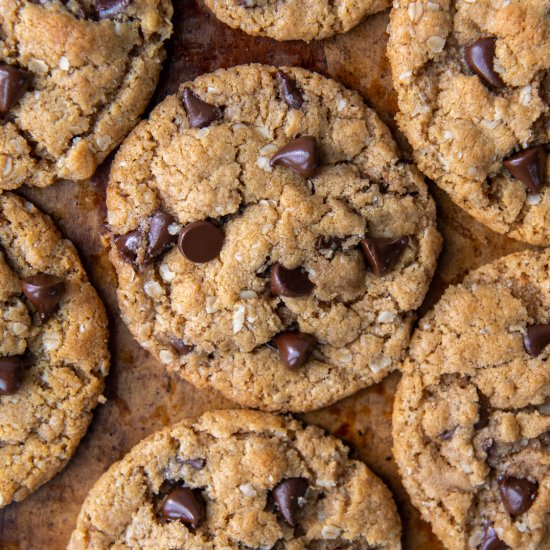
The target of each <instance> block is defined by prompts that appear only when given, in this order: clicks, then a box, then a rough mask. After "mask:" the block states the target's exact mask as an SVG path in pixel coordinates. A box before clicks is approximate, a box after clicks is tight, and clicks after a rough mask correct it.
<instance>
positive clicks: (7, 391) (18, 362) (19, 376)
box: [0, 355, 24, 396]
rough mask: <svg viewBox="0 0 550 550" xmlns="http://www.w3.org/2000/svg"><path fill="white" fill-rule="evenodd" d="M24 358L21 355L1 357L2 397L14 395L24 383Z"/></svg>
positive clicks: (0, 386) (0, 392)
mask: <svg viewBox="0 0 550 550" xmlns="http://www.w3.org/2000/svg"><path fill="white" fill-rule="evenodd" d="M23 367H24V361H23V358H22V357H21V356H19V355H12V356H10V357H0V396H2V395H13V394H14V393H16V392H17V390H18V389H19V388H20V387H21V382H22V381H23Z"/></svg>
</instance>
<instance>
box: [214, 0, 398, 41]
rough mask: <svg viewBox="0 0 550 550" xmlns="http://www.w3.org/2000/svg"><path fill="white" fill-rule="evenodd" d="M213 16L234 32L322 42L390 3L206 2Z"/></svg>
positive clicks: (372, 0) (366, 0)
mask: <svg viewBox="0 0 550 550" xmlns="http://www.w3.org/2000/svg"><path fill="white" fill-rule="evenodd" d="M205 3H206V5H207V6H208V7H209V8H210V9H211V10H212V12H213V13H214V15H215V16H216V17H217V18H218V19H219V20H220V21H223V22H224V23H225V24H226V25H229V26H230V27H233V28H234V29H241V30H242V31H244V32H246V33H248V34H251V35H256V36H269V37H270V38H274V39H275V40H305V41H307V42H309V41H310V40H321V39H322V38H328V37H330V36H333V35H335V34H339V33H344V32H347V31H349V30H350V29H352V28H353V27H355V26H356V25H357V24H359V23H360V22H361V20H363V19H364V18H365V17H366V16H367V15H371V14H373V13H378V12H379V11H382V10H385V9H386V8H389V7H390V5H391V2H390V0H353V1H352V2H346V3H344V2H331V1H328V0H315V1H314V2H306V1H304V0H277V1H275V0H235V1H233V0H205Z"/></svg>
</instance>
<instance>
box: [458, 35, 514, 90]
mask: <svg viewBox="0 0 550 550" xmlns="http://www.w3.org/2000/svg"><path fill="white" fill-rule="evenodd" d="M495 45H496V38H482V39H480V40H477V41H476V42H473V43H472V44H470V45H469V46H466V48H464V58H465V59H466V63H467V64H468V66H469V67H470V69H472V71H474V72H475V73H476V74H477V75H478V76H479V77H480V78H481V79H482V80H483V81H484V82H485V83H486V84H489V85H490V86H494V87H495V88H502V87H503V86H505V84H504V82H503V80H502V78H500V76H499V75H498V74H497V73H496V72H495Z"/></svg>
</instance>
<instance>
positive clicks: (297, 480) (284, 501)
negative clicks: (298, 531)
mask: <svg viewBox="0 0 550 550" xmlns="http://www.w3.org/2000/svg"><path fill="white" fill-rule="evenodd" d="M308 487H309V484H308V482H307V480H305V479H304V478H303V477H291V478H288V479H285V480H283V481H281V483H279V484H278V485H277V486H276V487H275V488H274V489H273V500H274V501H275V504H276V505H277V508H278V509H279V513H280V514H281V516H282V517H283V519H284V520H285V521H286V522H287V523H288V524H289V525H290V526H291V527H296V523H297V515H298V510H299V505H298V499H299V498H301V497H303V496H304V495H305V494H306V491H307V489H308Z"/></svg>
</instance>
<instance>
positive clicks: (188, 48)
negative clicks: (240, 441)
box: [0, 0, 526, 550]
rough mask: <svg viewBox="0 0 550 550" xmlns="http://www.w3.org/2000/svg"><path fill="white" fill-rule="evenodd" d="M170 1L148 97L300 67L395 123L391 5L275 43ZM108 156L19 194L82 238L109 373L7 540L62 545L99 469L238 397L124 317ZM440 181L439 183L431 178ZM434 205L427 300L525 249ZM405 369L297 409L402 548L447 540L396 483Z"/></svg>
mask: <svg viewBox="0 0 550 550" xmlns="http://www.w3.org/2000/svg"><path fill="white" fill-rule="evenodd" d="M173 1H174V11H175V14H174V35H173V37H172V38H171V40H170V41H169V43H168V44H167V50H168V58H167V61H166V63H165V67H164V71H163V74H162V77H161V82H160V85H159V87H158V89H157V92H156V94H155V97H154V99H153V101H152V104H151V105H152V106H154V105H155V104H157V103H158V102H159V101H161V100H162V99H163V98H164V97H165V96H166V95H167V94H170V93H173V92H175V91H176V90H177V88H178V85H179V84H180V82H183V81H185V80H190V79H193V78H195V77H196V76H198V75H199V74H202V73H204V72H209V71H212V70H215V69H218V68H220V67H230V66H232V65H237V64H240V63H251V62H259V63H267V64H273V65H300V66H303V67H305V68H308V69H312V70H316V71H319V72H321V73H322V74H324V75H326V76H330V77H332V78H335V79H337V80H339V81H341V82H342V83H344V84H345V85H347V86H349V87H350V88H354V89H356V90H357V91H359V92H360V93H361V94H362V95H363V97H364V98H365V99H366V101H367V102H368V104H369V105H371V106H372V107H373V108H375V109H376V110H377V112H378V113H379V114H380V116H381V117H382V118H383V119H384V121H385V122H386V123H388V125H389V126H390V128H391V129H392V130H393V131H394V135H395V136H396V138H397V140H398V141H399V143H400V144H401V145H402V147H403V148H404V150H407V144H406V142H405V140H404V139H403V138H402V136H400V135H399V133H398V132H397V131H396V126H395V123H394V121H393V114H394V113H395V111H396V109H397V102H396V96H395V93H394V91H393V89H392V86H391V81H390V70H389V64H388V61H387V59H386V56H385V47H386V41H387V36H386V27H387V24H388V20H389V19H388V13H387V12H386V13H382V14H378V15H376V16H373V17H371V18H369V19H367V20H366V21H365V22H364V23H362V24H361V25H359V26H358V27H356V28H355V29H353V30H352V31H351V32H349V33H347V34H345V35H340V36H337V37H335V38H333V39H330V40H326V41H323V42H312V43H310V44H307V45H306V44H305V43H303V42H285V43H277V42H274V41H272V40H270V39H265V38H253V37H249V36H247V35H245V34H244V33H242V32H240V31H236V30H233V29H230V28H229V27H226V26H224V25H223V24H221V23H219V22H218V21H217V20H216V19H215V18H214V17H213V16H212V15H210V13H209V12H208V11H207V9H206V8H205V7H204V6H203V5H202V4H201V3H200V2H198V1H194V0H173ZM107 177H108V162H107V163H106V164H104V165H103V166H102V167H101V168H100V169H99V170H98V172H97V173H96V175H95V176H94V178H93V179H92V180H90V181H87V182H84V183H81V184H75V183H72V182H59V183H58V184H56V185H54V186H52V187H50V188H46V189H22V190H21V193H22V194H23V195H25V196H26V197H27V198H29V199H30V200H32V201H33V202H34V203H35V204H37V206H39V207H40V208H42V210H44V211H45V212H47V213H48V214H50V215H51V216H52V218H53V219H54V220H55V222H56V223H57V225H58V227H59V228H60V229H61V231H62V232H63V233H64V234H65V235H66V236H67V237H68V238H70V239H71V240H72V241H73V242H74V243H75V245H76V246H77V248H78V250H79V252H80V254H81V258H82V260H83V263H84V265H85V267H86V268H87V271H88V273H89V275H90V278H91V280H92V281H93V283H94V284H95V286H96V288H97V289H98V291H99V293H100V294H101V296H102V298H103V299H104V301H105V304H106V307H107V310H108V312H109V316H110V323H111V324H110V326H111V342H110V347H111V352H112V367H111V374H110V375H109V378H108V379H107V387H106V390H105V397H106V398H107V402H106V403H105V404H104V405H101V406H99V407H98V408H97V410H96V413H95V415H94V420H93V423H92V425H91V427H90V430H89V432H88V434H87V435H86V437H85V438H84V440H83V441H82V443H81V445H80V447H79V449H78V451H77V453H76V454H75V456H74V457H73V459H72V460H71V462H70V463H69V465H68V467H67V468H66V469H65V470H64V471H63V472H62V473H61V474H59V475H58V476H57V477H55V478H54V479H53V480H52V481H50V482H49V483H47V484H46V485H44V486H43V487H42V488H41V489H39V490H38V491H37V492H36V493H34V494H33V495H31V496H30V497H29V498H27V499H26V500H25V501H23V502H22V503H19V504H12V505H10V506H8V507H6V508H4V509H3V510H0V548H2V549H6V550H8V549H9V550H11V549H25V550H27V549H29V550H30V549H32V550H42V549H48V550H50V549H56V550H57V549H62V548H65V545H66V543H67V541H68V539H69V536H70V533H71V531H72V529H73V527H74V525H75V522H76V517H77V515H78V512H79V509H80V505H81V503H82V501H83V500H84V497H85V496H86V493H87V492H88V490H89V489H90V487H91V486H92V485H93V484H94V482H95V481H96V480H97V478H98V477H99V476H100V475H101V474H102V473H103V472H104V471H105V470H106V469H107V468H108V467H109V466H110V465H111V464H112V462H114V461H115V460H118V459H120V458H121V457H122V456H123V455H124V454H125V453H126V452H127V451H128V450H129V449H130V448H131V447H132V446H133V445H135V444H136V443H137V442H138V441H140V440H141V439H142V438H143V437H145V436H146V435H148V434H150V433H151V432H153V431H155V430H157V429H159V428H162V427H164V426H166V425H167V424H169V423H172V422H175V421H177V420H179V419H182V418H184V417H189V416H195V415H199V414H201V413H202V412H204V411H206V410H210V409H216V408H228V407H234V406H235V405H234V404H233V403H231V402H230V401H229V400H227V399H224V398H223V397H221V396H220V395H219V394H217V393H216V392H214V391H212V390H210V391H199V390H197V389H195V388H194V387H193V386H191V385H190V384H187V383H186V382H184V381H182V380H180V379H178V378H177V377H176V376H174V375H169V374H166V373H165V372H164V371H163V369H162V367H161V366H160V365H159V364H158V362H157V361H155V360H154V359H153V358H152V357H151V356H149V355H148V354H147V353H146V352H145V351H143V350H142V349H141V348H140V347H139V346H138V345H137V344H136V342H135V341H134V340H133V339H132V337H131V336H130V334H129V332H128V330H127V329H126V328H125V326H124V325H123V323H122V321H121V320H120V317H119V313H118V309H117V305H116V299H115V293H114V287H115V274H114V270H113V268H112V267H111V266H110V264H109V261H108V258H107V253H106V250H105V248H104V245H103V241H102V235H104V234H105V232H106V230H105V226H104V220H105V204H104V201H105V185H106V180H107ZM432 188H433V186H432ZM433 193H434V196H435V198H436V201H437V204H438V211H439V223H440V230H441V232H442V233H443V236H444V250H443V252H442V255H441V258H440V264H439V267H438V270H437V273H436V276H435V277H434V280H433V283H432V286H431V289H430V292H429V295H428V297H427V300H426V303H425V304H424V306H423V309H426V308H427V307H429V305H430V304H432V303H433V302H434V301H436V300H437V298H438V297H439V295H440V294H441V292H442V291H443V289H444V288H445V287H446V286H447V285H448V284H449V283H450V282H453V281H457V280H460V279H461V278H462V277H463V276H464V274H465V273H466V271H467V270H468V269H470V268H473V267H477V266H479V265H482V264H484V263H486V262H488V261H491V260H493V259H495V258H497V257H499V256H502V255H504V254H508V253H511V252H514V251H517V250H521V249H523V248H526V247H525V245H521V244H520V243H517V242H515V241H512V240H510V239H507V238H505V237H502V236H500V235H496V234H495V233H493V232H491V231H489V230H488V229H485V228H484V227H482V226H481V225H480V224H478V223H477V222H475V221H474V220H473V219H472V218H470V217H469V216H467V215H466V214H464V213H463V212H462V211H460V210H459V209H458V208H456V207H455V206H453V205H452V204H451V203H450V201H449V200H448V198H447V197H446V195H445V194H444V193H443V192H441V191H438V190H437V189H435V188H433ZM398 381H399V374H398V373H394V374H392V375H390V376H389V377H388V378H386V380H384V381H383V382H382V383H380V384H378V385H376V386H373V387H371V388H369V389H367V390H365V391H362V392H360V393H358V394H356V395H354V396H352V397H350V398H348V399H346V400H344V401H341V402H339V403H337V404H335V405H333V406H331V407H328V408H326V409H322V410H320V411H316V412H313V413H309V414H306V415H302V418H303V420H305V421H306V422H310V423H313V424H317V425H319V426H322V427H324V428H326V429H327V430H328V431H330V432H332V433H334V434H336V435H338V436H339V437H341V438H343V439H344V440H345V441H346V442H348V443H349V444H350V446H351V447H352V449H353V454H354V456H356V457H358V458H361V459H362V460H364V461H365V462H366V463H367V464H368V465H369V466H370V467H371V468H372V469H373V470H374V471H375V472H376V473H377V474H378V475H380V476H381V477H382V478H383V479H384V480H385V481H386V483H387V484H388V485H389V486H390V488H391V489H392V491H393V493H394V495H395V498H396V501H397V503H398V507H399V511H400V513H401V517H402V520H403V527H404V536H403V547H404V548H405V549H410V550H412V549H414V550H428V549H429V550H438V549H439V548H442V547H441V545H440V544H439V543H438V541H437V539H436V538H435V537H434V535H433V534H432V533H431V530H430V528H429V526H428V524H426V523H424V522H423V521H421V520H420V519H419V515H418V513H417V512H416V511H415V510H414V509H413V508H412V506H411V505H410V503H409V501H408V498H407V496H406V494H405V491H404V489H403V487H402V485H401V483H400V481H399V477H398V475H397V468H396V466H395V463H394V461H393V459H392V455H391V407H392V402H393V395H394V392H395V388H396V385H397V383H398Z"/></svg>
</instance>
